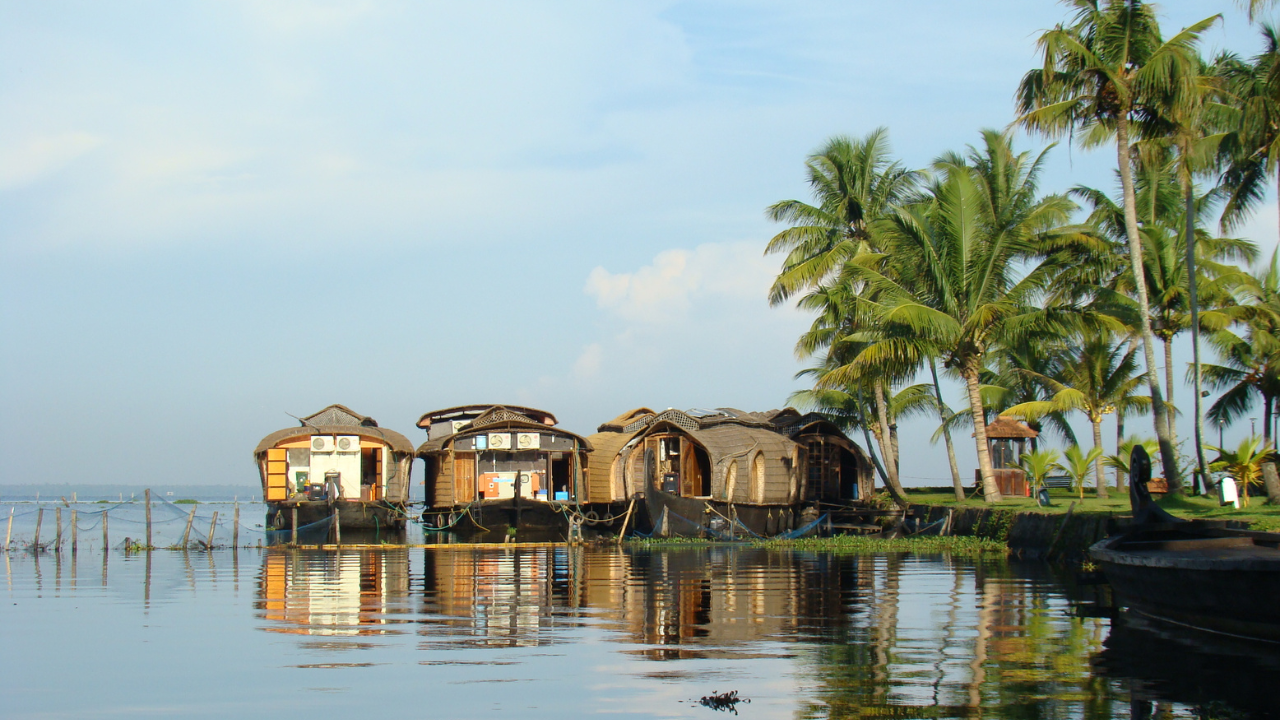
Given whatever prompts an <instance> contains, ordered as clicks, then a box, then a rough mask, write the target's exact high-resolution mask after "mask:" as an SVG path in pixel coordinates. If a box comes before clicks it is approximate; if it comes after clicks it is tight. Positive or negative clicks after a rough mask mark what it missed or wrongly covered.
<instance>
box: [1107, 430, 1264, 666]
mask: <svg viewBox="0 0 1280 720" xmlns="http://www.w3.org/2000/svg"><path fill="white" fill-rule="evenodd" d="M1129 467H1130V470H1131V478H1130V485H1129V502H1130V504H1131V505H1132V507H1133V523H1132V524H1130V525H1129V526H1128V527H1127V528H1125V529H1124V530H1122V531H1121V532H1119V533H1117V534H1115V535H1112V536H1111V537H1108V538H1106V539H1104V540H1102V541H1100V542H1098V543H1097V544H1095V545H1094V546H1093V547H1091V548H1089V556H1090V557H1091V558H1092V559H1093V561H1094V562H1095V563H1097V564H1098V566H1099V568H1100V569H1101V570H1102V572H1103V573H1104V574H1105V575H1106V577H1107V581H1108V582H1109V583H1110V584H1111V588H1112V590H1114V591H1115V594H1116V598H1117V600H1118V601H1119V603H1120V604H1121V605H1124V606H1125V607H1128V608H1129V609H1130V610H1131V611H1133V612H1135V613H1138V614H1142V615H1147V616H1149V617H1152V618H1156V619H1158V620H1163V621H1166V622H1172V623H1178V624H1182V625H1188V626H1191V627H1195V628H1199V629H1202V630H1209V631H1212V632H1218V633H1225V634H1228V635H1234V636H1238V637H1244V638H1252V639H1258V640H1268V641H1272V642H1280V610H1277V607H1276V604H1275V600H1276V598H1278V597H1280V533H1265V532H1252V531H1249V530H1242V529H1235V528H1229V527H1227V524H1226V523H1225V522H1221V521H1219V522H1207V521H1188V520H1182V519H1180V518H1176V517H1174V516H1172V515H1170V514H1169V513H1168V512H1165V511H1164V510H1163V509H1162V508H1161V507H1160V506H1159V505H1156V504H1155V503H1154V502H1153V501H1152V500H1151V494H1150V492H1149V491H1148V490H1147V483H1148V482H1150V479H1151V460H1150V458H1149V457H1147V454H1146V451H1145V450H1143V449H1142V447H1141V446H1139V447H1136V448H1134V450H1133V455H1132V456H1131V457H1130V461H1129Z"/></svg>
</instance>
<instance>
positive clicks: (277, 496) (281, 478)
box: [265, 448, 289, 502]
mask: <svg viewBox="0 0 1280 720" xmlns="http://www.w3.org/2000/svg"><path fill="white" fill-rule="evenodd" d="M288 452H289V451H288V450H285V449H284V448H271V449H270V450H267V487H266V492H265V495H266V499H267V502H280V501H281V500H286V499H288V497H289V489H288V486H287V484H286V483H287V482H288V479H289V457H288Z"/></svg>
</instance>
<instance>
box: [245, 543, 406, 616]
mask: <svg viewBox="0 0 1280 720" xmlns="http://www.w3.org/2000/svg"><path fill="white" fill-rule="evenodd" d="M408 559H409V554H408V551H407V550H376V551H375V550H344V551H341V552H333V553H326V552H320V551H293V552H287V551H267V552H264V553H263V556H262V575H261V578H260V580H259V587H258V589H259V595H258V598H259V599H258V605H257V607H258V608H259V609H260V610H261V611H262V617H263V618H264V619H265V620H267V621H268V623H269V624H268V625H267V626H265V627H264V629H265V630H267V631H268V632H278V633H288V634H294V635H378V634H383V633H387V632H394V631H395V630H394V628H390V627H388V625H389V624H390V623H392V622H393V621H395V620H398V619H402V618H398V617H396V614H397V613H396V608H397V607H399V606H400V605H402V604H403V603H404V602H405V601H406V600H407V598H408V594H409V563H408Z"/></svg>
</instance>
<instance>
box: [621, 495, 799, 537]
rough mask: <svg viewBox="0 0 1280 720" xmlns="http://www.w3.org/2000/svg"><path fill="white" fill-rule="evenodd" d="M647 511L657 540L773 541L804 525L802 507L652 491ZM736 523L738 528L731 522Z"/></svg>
mask: <svg viewBox="0 0 1280 720" xmlns="http://www.w3.org/2000/svg"><path fill="white" fill-rule="evenodd" d="M645 509H646V511H647V513H648V523H649V526H650V532H651V533H653V534H654V536H655V537H658V536H661V537H684V538H708V537H709V538H719V539H731V538H739V539H740V538H749V537H752V536H759V537H773V536H774V535H779V534H782V533H785V532H790V531H792V530H794V529H796V528H797V527H799V526H800V525H802V524H803V523H802V522H801V517H802V513H803V508H802V507H801V506H800V505H799V504H795V505H766V506H761V505H744V504H739V503H728V502H724V501H722V500H712V499H710V498H686V497H681V496H679V495H676V494H674V493H669V492H665V491H663V490H659V489H658V488H652V487H651V488H649V489H648V490H647V491H646V493H645ZM664 517H665V518H666V520H665V521H664V520H663V518H664ZM734 519H736V521H737V525H736V526H735V525H734V523H733V522H731V520H734Z"/></svg>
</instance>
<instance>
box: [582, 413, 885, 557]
mask: <svg viewBox="0 0 1280 720" xmlns="http://www.w3.org/2000/svg"><path fill="white" fill-rule="evenodd" d="M592 439H593V444H595V445H597V446H598V448H599V455H598V456H596V455H593V457H592V479H591V483H592V484H593V485H598V486H600V487H601V488H604V487H608V488H609V490H610V491H611V492H614V493H617V492H619V491H621V492H622V493H625V494H626V495H628V496H639V497H642V498H643V499H644V503H645V507H646V510H647V515H648V522H649V523H650V524H651V526H652V528H653V530H654V531H655V532H657V533H660V534H662V535H677V536H707V535H710V536H716V537H726V536H727V537H733V536H737V535H739V533H740V534H741V535H759V536H770V535H777V534H780V533H785V532H789V531H791V530H794V529H795V528H796V527H797V526H798V525H800V524H801V523H802V522H803V521H804V520H805V519H808V518H816V517H817V516H818V514H819V513H820V512H821V511H822V510H823V507H822V506H823V505H824V504H837V505H844V504H848V503H852V502H854V501H856V500H858V499H860V498H863V497H866V496H868V495H869V494H870V492H871V489H872V486H871V483H872V476H871V466H870V463H869V462H868V461H867V459H866V456H865V455H864V454H863V452H862V450H861V448H859V447H858V446H857V445H856V444H854V443H853V442H852V441H850V440H849V439H848V438H846V437H845V436H844V434H843V433H841V432H840V430H839V429H838V428H837V427H836V426H835V425H833V424H832V423H830V422H829V421H827V420H826V419H825V418H823V417H822V416H821V415H817V414H813V413H811V414H809V415H802V414H800V413H799V412H797V411H796V410H794V409H791V408H786V409H783V410H773V411H769V412H764V413H751V412H744V411H741V410H736V409H733V408H718V409H715V410H689V411H681V410H666V411H663V412H660V413H655V412H653V411H651V410H648V409H647V408H640V409H637V410H633V411H631V412H630V413H624V414H623V415H621V416H619V417H618V418H615V419H614V420H613V421H610V422H609V423H605V424H604V425H601V426H600V432H599V433H598V434H597V435H593V436H592Z"/></svg>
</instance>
